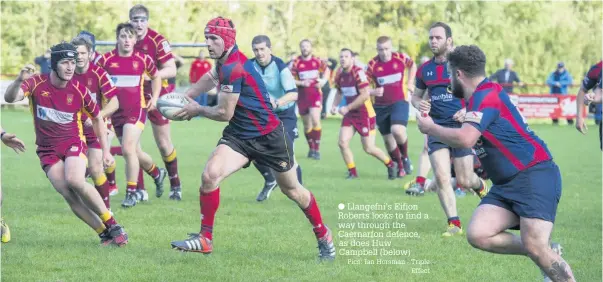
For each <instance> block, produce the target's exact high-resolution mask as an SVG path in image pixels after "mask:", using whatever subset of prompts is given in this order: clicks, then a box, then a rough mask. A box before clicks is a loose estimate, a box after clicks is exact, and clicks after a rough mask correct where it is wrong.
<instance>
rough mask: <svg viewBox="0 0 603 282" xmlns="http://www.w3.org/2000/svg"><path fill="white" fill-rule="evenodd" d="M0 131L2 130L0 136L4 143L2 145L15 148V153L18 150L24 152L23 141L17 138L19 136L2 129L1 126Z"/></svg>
mask: <svg viewBox="0 0 603 282" xmlns="http://www.w3.org/2000/svg"><path fill="white" fill-rule="evenodd" d="M0 132H2V133H1V134H0V136H1V139H2V143H4V145H6V146H7V147H9V148H11V149H13V150H15V152H16V153H17V154H18V153H19V152H25V143H23V141H21V140H19V138H17V136H15V135H14V134H12V133H8V132H6V131H4V129H2V127H0Z"/></svg>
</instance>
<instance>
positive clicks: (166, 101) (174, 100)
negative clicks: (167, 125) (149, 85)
mask: <svg viewBox="0 0 603 282" xmlns="http://www.w3.org/2000/svg"><path fill="white" fill-rule="evenodd" d="M188 103H189V102H188V100H186V97H185V96H184V94H181V93H175V92H172V93H168V94H166V95H163V96H161V97H159V99H158V100H157V110H158V111H159V112H160V113H161V115H163V116H164V117H165V118H167V119H169V120H181V119H178V118H175V117H174V114H175V113H177V112H178V111H180V109H182V107H184V105H186V104H188Z"/></svg>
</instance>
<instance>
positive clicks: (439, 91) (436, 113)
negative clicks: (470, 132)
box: [415, 58, 465, 126]
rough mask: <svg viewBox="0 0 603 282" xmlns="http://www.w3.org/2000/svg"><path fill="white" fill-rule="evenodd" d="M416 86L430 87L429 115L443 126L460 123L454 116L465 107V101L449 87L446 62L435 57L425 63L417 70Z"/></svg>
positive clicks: (423, 88)
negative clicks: (438, 60)
mask: <svg viewBox="0 0 603 282" xmlns="http://www.w3.org/2000/svg"><path fill="white" fill-rule="evenodd" d="M415 81H416V83H415V86H416V87H417V88H418V89H421V90H425V89H428V91H429V97H430V98H431V110H430V111H429V116H431V118H432V119H433V121H434V122H435V123H437V124H439V125H443V126H456V125H458V124H459V123H458V122H456V121H455V120H453V119H452V116H453V115H454V114H455V113H456V112H458V111H459V110H460V109H462V108H464V107H465V104H464V101H463V100H462V99H458V98H456V97H454V95H452V92H451V91H450V89H449V86H450V76H449V75H448V67H447V64H446V62H443V63H437V62H436V61H435V59H434V58H431V60H429V61H427V62H425V63H423V64H422V65H421V66H420V67H419V69H418V70H417V75H416V78H415Z"/></svg>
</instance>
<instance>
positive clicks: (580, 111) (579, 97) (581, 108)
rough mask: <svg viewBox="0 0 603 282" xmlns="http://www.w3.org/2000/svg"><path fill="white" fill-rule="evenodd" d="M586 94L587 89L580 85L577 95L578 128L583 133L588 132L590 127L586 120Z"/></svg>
mask: <svg viewBox="0 0 603 282" xmlns="http://www.w3.org/2000/svg"><path fill="white" fill-rule="evenodd" d="M585 95H586V91H585V90H584V87H580V90H579V91H578V94H577V95H576V129H577V130H578V131H579V132H580V133H582V134H586V131H587V130H588V128H587V127H586V123H585V122H584V96H585Z"/></svg>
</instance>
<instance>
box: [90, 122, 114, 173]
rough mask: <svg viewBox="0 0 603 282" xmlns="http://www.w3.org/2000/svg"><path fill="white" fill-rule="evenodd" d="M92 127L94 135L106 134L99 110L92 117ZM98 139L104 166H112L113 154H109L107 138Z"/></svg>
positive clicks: (105, 127) (109, 145)
mask: <svg viewBox="0 0 603 282" xmlns="http://www.w3.org/2000/svg"><path fill="white" fill-rule="evenodd" d="M92 128H93V129H94V134H96V136H107V125H106V124H105V120H104V119H103V117H102V116H101V115H100V112H99V114H98V115H97V116H96V117H94V118H92ZM98 141H99V143H100V145H101V149H102V151H103V165H104V166H105V167H110V166H112V165H113V164H114V163H115V159H114V158H113V155H111V150H110V147H111V144H109V141H108V139H107V138H98Z"/></svg>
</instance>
